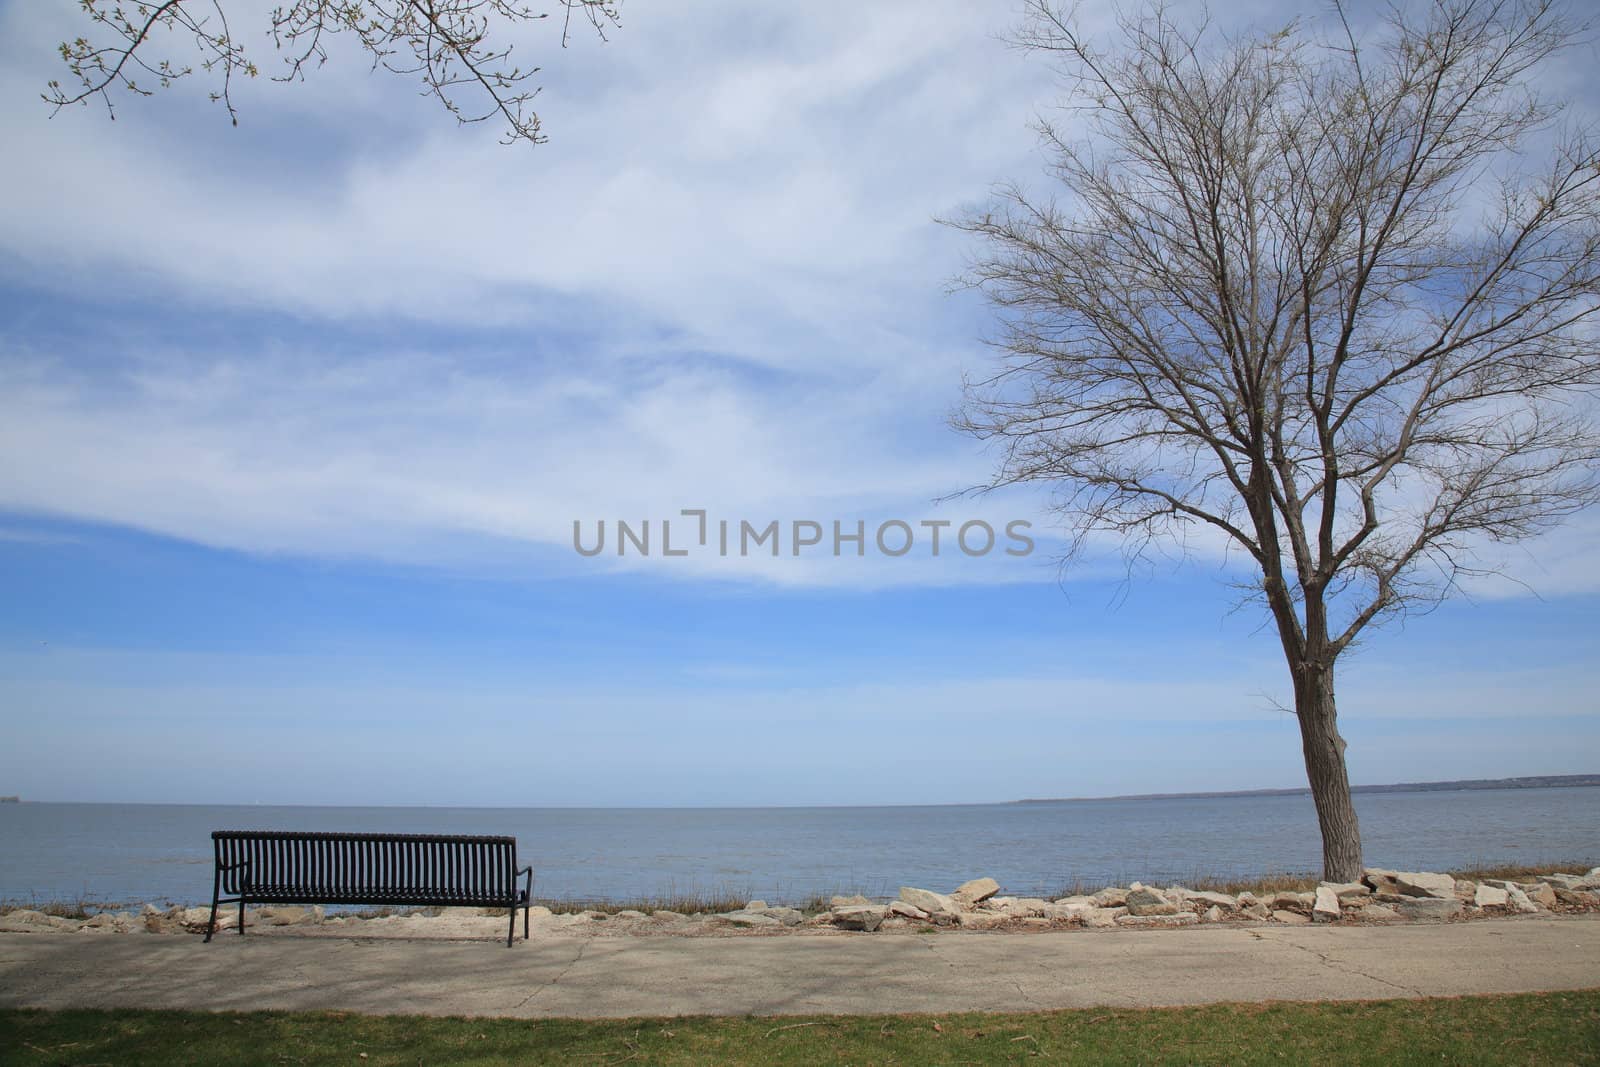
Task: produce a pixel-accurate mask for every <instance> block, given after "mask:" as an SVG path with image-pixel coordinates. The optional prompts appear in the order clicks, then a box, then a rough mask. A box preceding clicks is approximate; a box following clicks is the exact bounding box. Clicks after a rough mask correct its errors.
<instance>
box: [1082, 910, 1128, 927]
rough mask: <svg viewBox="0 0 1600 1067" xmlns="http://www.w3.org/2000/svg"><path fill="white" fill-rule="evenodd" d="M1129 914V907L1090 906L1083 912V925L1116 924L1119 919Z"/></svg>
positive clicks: (1102, 925)
mask: <svg viewBox="0 0 1600 1067" xmlns="http://www.w3.org/2000/svg"><path fill="white" fill-rule="evenodd" d="M1127 914H1128V909H1127V908H1090V909H1089V910H1088V911H1086V912H1084V913H1083V925H1085V926H1090V927H1102V928H1103V927H1107V926H1115V925H1117V920H1118V919H1120V918H1122V917H1123V916H1124V915H1127Z"/></svg>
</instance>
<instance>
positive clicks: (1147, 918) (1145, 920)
mask: <svg viewBox="0 0 1600 1067" xmlns="http://www.w3.org/2000/svg"><path fill="white" fill-rule="evenodd" d="M1174 910H1176V909H1174ZM1199 921H1200V916H1198V915H1196V914H1195V913H1194V912H1192V911H1186V912H1183V913H1182V914H1181V915H1124V916H1122V917H1120V918H1119V919H1117V925H1118V926H1134V927H1139V926H1193V925H1194V924H1195V923H1197V922H1199Z"/></svg>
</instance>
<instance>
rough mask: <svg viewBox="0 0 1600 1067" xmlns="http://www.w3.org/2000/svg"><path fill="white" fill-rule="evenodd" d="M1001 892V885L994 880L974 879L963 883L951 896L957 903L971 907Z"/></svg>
mask: <svg viewBox="0 0 1600 1067" xmlns="http://www.w3.org/2000/svg"><path fill="white" fill-rule="evenodd" d="M998 892H1000V883H999V882H997V881H995V880H994V879H993V878H974V879H973V880H972V881H970V882H963V883H962V884H961V885H960V886H958V887H957V889H956V891H955V892H954V893H951V894H950V896H951V897H952V898H953V899H954V900H955V901H956V903H958V904H961V905H964V906H966V907H969V908H970V907H971V906H972V905H974V904H976V903H978V902H979V901H981V900H988V899H989V898H990V897H992V896H994V895H995V894H996V893H998Z"/></svg>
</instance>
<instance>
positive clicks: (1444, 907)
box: [1397, 885, 1461, 919]
mask: <svg viewBox="0 0 1600 1067" xmlns="http://www.w3.org/2000/svg"><path fill="white" fill-rule="evenodd" d="M1397 907H1398V908H1399V910H1400V914H1401V915H1404V916H1405V917H1406V918H1408V919H1449V918H1451V917H1453V916H1456V915H1460V914H1461V901H1459V900H1457V899H1456V896H1455V886H1454V885H1452V886H1451V887H1450V896H1449V897H1410V898H1408V899H1407V900H1405V901H1404V902H1402V903H1401V904H1399V905H1397Z"/></svg>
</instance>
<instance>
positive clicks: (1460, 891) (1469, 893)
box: [1455, 878, 1478, 904]
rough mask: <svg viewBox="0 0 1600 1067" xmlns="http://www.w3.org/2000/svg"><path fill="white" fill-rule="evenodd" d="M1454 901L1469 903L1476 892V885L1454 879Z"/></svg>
mask: <svg viewBox="0 0 1600 1067" xmlns="http://www.w3.org/2000/svg"><path fill="white" fill-rule="evenodd" d="M1455 892H1456V899H1457V900H1459V901H1461V902H1462V903H1463V904H1467V903H1470V902H1471V901H1472V898H1473V897H1474V896H1475V895H1476V894H1477V892H1478V883H1477V882H1473V881H1469V880H1467V879H1465V878H1457V879H1456V889H1455Z"/></svg>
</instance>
